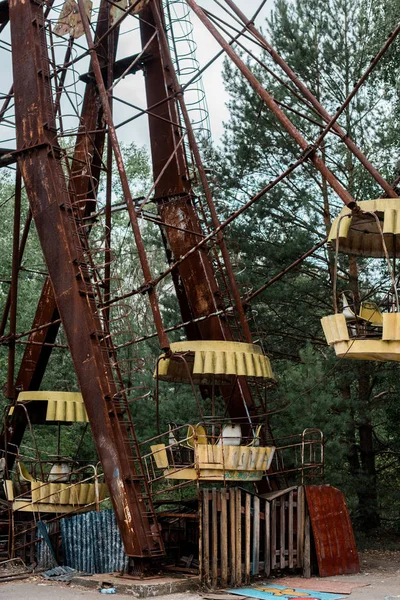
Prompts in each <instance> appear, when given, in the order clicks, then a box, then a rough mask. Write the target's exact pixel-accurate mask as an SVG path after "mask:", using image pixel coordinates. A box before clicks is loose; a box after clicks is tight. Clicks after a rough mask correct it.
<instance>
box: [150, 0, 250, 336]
mask: <svg viewBox="0 0 400 600" xmlns="http://www.w3.org/2000/svg"><path fill="white" fill-rule="evenodd" d="M152 8H153V16H154V19H155V23H156V26H157V29H158V37H159V41H160V45H161V52H162V54H163V58H164V61H165V64H166V65H167V68H168V71H169V75H170V77H171V78H172V81H173V85H174V88H175V91H179V92H181V86H180V84H179V80H178V77H177V75H176V71H175V67H174V64H173V62H172V59H171V54H170V51H169V45H168V40H167V35H166V33H165V30H164V27H163V22H162V18H161V14H160V10H159V6H158V4H157V3H156V2H153V4H152ZM177 100H178V102H179V107H180V109H181V113H182V116H183V120H184V123H185V127H186V132H187V135H188V139H189V144H190V149H191V151H192V153H193V156H194V160H195V163H196V166H197V170H198V173H199V176H200V181H201V185H202V188H203V191H204V195H205V197H206V201H207V205H208V208H209V211H210V214H211V220H212V223H213V226H214V228H215V229H217V228H218V227H219V226H220V224H221V223H220V220H219V218H218V215H217V211H216V210H215V205H214V200H213V197H212V193H211V189H210V186H209V184H208V179H207V175H206V172H205V169H204V165H203V161H202V159H201V154H200V151H199V147H198V145H197V141H196V138H195V135H194V132H193V127H192V123H191V120H190V117H189V113H188V110H187V107H186V103H185V100H184V97H183V94H182V93H178V96H177ZM216 237H217V242H218V244H219V247H220V249H221V254H222V257H223V261H224V265H225V268H226V272H227V275H228V281H229V284H230V287H231V293H232V296H233V299H234V302H235V309H236V311H237V313H238V316H239V321H240V324H241V326H242V330H243V334H244V338H245V340H246V342H247V343H249V344H251V343H252V336H251V333H250V328H249V324H248V322H247V319H246V315H245V312H244V309H243V305H242V299H241V296H240V292H239V289H238V286H237V282H236V278H235V274H234V272H233V269H232V264H231V260H230V256H229V253H228V250H227V247H226V244H225V239H224V236H223V234H222V232H221V231H219V232H218V233H217V236H216Z"/></svg>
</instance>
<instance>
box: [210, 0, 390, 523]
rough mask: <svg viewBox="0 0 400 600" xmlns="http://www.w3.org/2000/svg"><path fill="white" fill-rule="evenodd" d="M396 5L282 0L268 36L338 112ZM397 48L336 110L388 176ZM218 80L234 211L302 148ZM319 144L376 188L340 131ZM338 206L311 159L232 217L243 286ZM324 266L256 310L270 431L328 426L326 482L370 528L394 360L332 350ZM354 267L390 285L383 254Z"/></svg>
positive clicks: (291, 251) (381, 491)
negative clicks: (270, 390) (380, 259)
mask: <svg viewBox="0 0 400 600" xmlns="http://www.w3.org/2000/svg"><path fill="white" fill-rule="evenodd" d="M398 8H399V3H398V2H396V0H393V2H385V3H384V5H378V3H376V2H373V1H370V0H365V1H364V2H358V1H357V0H329V1H328V2H326V1H325V0H312V1H311V2H307V3H304V2H301V0H295V1H294V2H288V1H287V0H276V2H275V5H274V8H273V10H272V12H271V16H270V18H269V20H268V22H267V33H266V35H267V38H268V39H269V40H270V42H271V44H272V46H273V47H274V48H275V49H276V50H277V51H278V52H279V53H280V54H281V56H282V57H283V58H284V59H285V60H286V61H287V62H288V64H289V65H290V66H291V68H292V69H293V70H294V72H295V73H296V74H297V75H298V76H299V77H300V79H301V80H302V81H303V82H304V83H306V85H307V86H308V87H309V89H310V90H311V91H312V93H313V94H314V95H315V97H316V98H317V99H318V100H319V101H320V102H321V104H322V105H323V106H324V108H325V109H326V110H327V111H328V112H329V113H330V114H334V113H335V111H336V109H337V107H338V106H340V105H341V104H342V102H343V101H344V100H345V98H346V97H347V95H348V94H349V92H350V91H351V89H352V87H353V86H354V84H355V83H356V82H357V81H358V79H359V78H360V77H361V75H362V74H363V73H364V71H365V70H366V68H367V67H368V65H369V62H370V60H371V58H372V57H373V55H374V54H375V53H376V52H377V51H378V49H379V48H380V47H381V46H382V45H383V43H384V42H385V39H386V37H387V34H388V33H389V32H390V31H391V30H392V28H394V25H395V24H396V21H397V16H396V14H398ZM398 56H399V49H398V46H397V45H395V46H393V49H392V50H391V52H390V53H389V54H388V55H387V56H385V58H384V60H382V62H381V63H379V64H378V67H377V69H376V70H375V71H374V73H373V74H372V75H371V76H370V78H369V79H368V80H367V82H366V83H365V84H364V85H363V87H362V88H361V90H360V92H359V93H358V94H357V96H356V98H355V99H354V100H353V101H352V102H351V104H350V106H349V107H348V109H346V110H345V111H344V113H343V115H342V116H341V117H340V118H339V121H338V122H339V124H340V126H341V127H342V129H343V130H344V132H345V133H346V134H348V135H350V136H351V137H352V138H353V140H354V141H355V142H356V143H357V144H358V145H359V146H360V147H361V148H362V150H363V152H364V153H365V154H366V155H367V156H368V157H369V158H370V160H371V161H372V162H373V164H374V165H375V166H376V167H377V168H378V169H379V170H380V172H381V173H382V174H383V175H384V176H385V177H386V178H388V179H391V178H393V177H394V176H396V163H397V160H398V143H397V134H396V130H397V128H398V110H397V106H398V83H397V82H398V69H399V67H398V64H399V63H398ZM262 61H263V62H264V63H265V64H266V65H267V66H268V67H269V68H270V69H271V71H272V72H273V73H277V74H278V75H279V76H281V77H283V78H284V79H285V76H284V75H283V74H282V73H281V72H278V71H279V69H278V67H277V66H276V65H275V64H274V63H273V61H272V59H271V57H270V56H269V54H268V53H267V52H264V53H262ZM249 64H250V66H251V68H252V70H253V72H254V73H256V75H257V77H258V79H259V80H260V81H261V82H262V84H263V86H264V87H265V88H266V89H267V90H268V91H269V92H270V93H271V94H272V95H273V97H274V98H275V99H276V100H277V101H279V102H281V103H282V105H281V106H283V107H284V110H285V112H286V113H287V115H288V117H289V118H290V119H291V121H292V122H293V123H294V124H295V125H296V127H297V128H298V130H299V131H300V132H301V134H302V135H303V136H304V137H305V138H306V139H307V140H308V141H309V142H312V140H315V139H316V138H317V137H318V135H319V133H320V131H321V128H322V119H321V118H320V116H319V115H318V114H317V113H316V112H315V111H313V110H311V109H310V108H309V107H308V106H306V105H305V104H303V103H302V102H300V101H299V99H298V97H296V96H295V95H293V94H292V93H291V92H290V91H289V90H288V89H287V88H286V87H283V86H282V85H281V83H279V82H277V81H276V80H275V79H274V77H273V76H272V74H271V71H270V72H269V73H267V72H266V71H265V70H264V69H263V68H262V67H261V66H260V65H259V64H256V63H255V62H254V61H251V60H250V59H249ZM224 80H225V85H226V88H227V90H228V92H229V95H230V100H229V104H228V106H229V109H230V115H231V117H230V120H229V122H228V123H227V124H226V132H225V137H224V140H223V150H222V151H221V152H220V154H219V156H218V161H219V167H220V182H219V189H220V190H223V193H222V192H221V193H220V195H221V199H222V198H223V199H224V200H225V202H226V205H227V214H228V213H229V212H232V207H234V208H237V207H238V206H239V205H240V204H241V203H243V202H245V201H247V199H248V198H249V197H251V196H252V195H254V194H255V193H256V192H258V191H259V189H261V188H262V187H263V186H265V185H266V184H267V183H268V182H269V181H271V180H273V179H274V178H275V177H276V176H277V175H278V174H280V173H281V172H282V171H284V170H285V169H286V168H287V167H288V166H289V165H290V164H291V163H292V162H293V161H294V160H295V159H296V158H297V157H298V156H299V154H300V150H299V148H298V147H297V146H296V144H295V142H294V141H293V140H292V139H291V138H290V137H289V135H288V134H287V133H286V131H285V130H284V129H283V127H282V126H281V125H279V124H278V123H277V120H276V118H275V117H274V116H273V115H272V113H270V112H269V111H268V109H267V107H266V106H265V105H264V104H263V102H262V101H261V100H260V98H259V97H258V95H257V94H256V93H255V92H254V90H253V89H252V88H251V87H250V85H249V84H248V82H247V80H245V79H244V77H243V76H241V74H240V73H239V71H238V70H237V69H236V67H234V66H233V65H232V64H231V63H230V62H228V61H226V62H225V66H224ZM285 80H286V81H288V80H287V78H286V79H285ZM289 83H290V82H289ZM290 86H291V88H292V89H293V87H294V86H293V84H291V83H290ZM288 107H289V109H288ZM290 109H292V110H294V111H296V112H292V110H290ZM299 113H301V114H302V115H305V116H306V119H305V118H304V117H303V116H300V114H299ZM318 123H320V124H321V125H320V126H319V125H318ZM321 156H322V158H323V160H324V161H325V163H326V165H327V166H328V167H329V168H330V169H331V170H332V171H333V172H334V173H335V174H336V176H337V177H338V178H339V180H340V181H341V182H342V184H343V185H344V187H346V188H347V189H348V190H349V191H350V193H352V194H353V195H354V197H355V198H356V199H360V200H361V199H369V198H374V197H378V196H379V194H380V193H381V192H380V190H379V188H378V186H377V185H376V183H375V182H374V180H373V179H372V178H371V177H370V176H369V174H368V173H367V172H366V170H365V169H364V168H363V167H362V166H361V165H360V164H359V163H358V161H357V160H356V159H355V158H354V157H353V155H352V154H351V153H350V152H349V151H348V149H347V148H346V146H345V145H344V144H343V143H342V142H341V141H340V140H339V139H338V138H337V137H336V136H332V135H330V136H328V137H327V138H326V139H325V141H324V143H323V145H322V146H321ZM340 207H341V202H340V201H339V199H338V198H337V197H336V196H335V194H334V193H333V192H332V191H330V190H329V188H328V186H327V185H326V182H325V181H324V179H323V178H322V177H321V175H320V174H319V173H318V172H317V171H316V170H314V169H313V168H312V167H311V165H309V164H307V165H305V167H304V168H302V169H297V170H296V171H295V172H294V173H293V174H292V175H291V176H290V177H289V178H287V179H286V180H285V181H284V182H283V183H282V184H280V185H278V186H276V187H275V188H273V189H272V190H271V191H270V192H269V193H268V194H267V195H266V196H265V197H264V198H263V199H262V200H260V201H259V202H258V203H257V204H256V205H255V206H254V207H253V208H252V209H251V210H249V211H247V213H245V215H244V216H243V218H240V219H238V220H237V221H236V222H234V224H233V225H232V226H231V229H230V231H229V236H230V240H231V252H232V253H233V254H234V255H235V256H237V258H238V262H239V261H240V263H241V264H242V265H243V266H244V267H245V269H244V270H243V272H242V275H241V276H240V279H241V282H242V284H243V285H244V286H246V288H251V289H258V288H259V287H260V286H261V285H262V284H263V283H265V282H266V281H268V280H269V279H270V278H272V277H273V276H274V275H275V274H277V273H279V272H280V271H281V270H282V268H283V267H285V266H286V265H288V264H290V263H291V262H292V261H293V260H295V259H297V258H298V257H299V256H300V255H301V254H303V253H304V251H305V250H306V249H308V248H310V247H311V246H313V245H314V244H315V243H316V242H317V241H319V240H320V239H321V238H322V237H323V236H324V235H326V233H327V232H328V231H329V227H330V223H331V220H332V218H333V216H335V215H336V214H337V212H338V210H339V209H340ZM238 248H240V250H238ZM332 264H333V257H332V255H331V254H330V253H329V252H328V251H327V250H326V249H324V250H320V251H318V252H316V253H315V254H314V256H313V257H312V258H310V259H307V260H306V261H305V262H304V263H302V265H301V267H299V268H297V269H295V270H293V271H291V272H290V273H289V274H288V275H286V276H285V277H284V278H283V279H281V280H280V281H278V282H277V283H275V284H274V285H272V286H271V287H269V288H267V290H266V291H265V292H264V293H263V294H262V295H260V296H258V297H257V298H256V299H255V301H253V304H252V308H253V311H256V313H257V330H260V329H261V330H262V331H263V332H264V333H265V337H266V340H267V344H266V345H267V348H268V350H269V352H270V354H271V357H272V359H273V366H274V370H275V372H276V374H277V375H278V377H279V381H280V384H279V388H278V390H277V391H276V392H274V395H275V396H277V397H279V396H280V397H281V398H282V400H283V401H284V402H286V403H288V407H287V408H286V410H284V411H282V412H279V413H278V414H276V415H274V416H273V417H272V429H273V432H274V435H275V436H277V437H280V436H284V435H290V434H293V433H295V432H296V431H297V432H301V431H302V430H303V429H305V428H307V427H316V428H320V429H322V430H323V431H324V434H325V440H326V446H325V457H326V475H327V481H329V482H330V483H333V484H335V485H338V486H339V487H341V488H342V489H344V490H345V492H346V494H347V497H348V500H349V504H350V506H351V508H352V511H353V516H354V519H355V522H356V523H358V524H359V526H360V527H361V528H363V529H364V530H367V529H369V528H371V527H374V526H376V525H377V524H379V522H382V523H385V524H387V523H389V524H391V523H393V524H394V523H397V521H398V517H397V515H398V510H399V508H400V506H399V503H398V500H397V497H396V495H395V493H394V490H395V489H396V487H397V485H398V475H399V474H398V466H397V464H396V456H397V447H398V444H399V441H400V438H399V435H398V432H397V431H396V427H393V423H395V418H396V417H395V414H397V411H398V406H397V402H396V391H395V389H396V388H397V382H396V380H397V377H398V367H397V365H396V364H393V363H380V364H374V363H365V362H360V363H355V362H354V361H349V360H345V359H344V360H337V359H336V358H335V357H334V354H333V352H332V351H331V350H330V349H328V348H326V345H325V341H324V339H323V335H322V330H321V327H320V323H319V320H320V318H321V317H322V316H324V315H327V314H330V313H332ZM339 269H340V271H339V274H340V278H339V284H338V285H339V290H340V289H341V288H342V289H343V288H346V289H347V288H349V286H351V285H353V284H354V282H353V284H352V282H351V279H349V275H348V269H349V263H348V260H347V258H346V257H342V258H341V259H340V263H339ZM359 269H360V271H359V280H358V286H359V287H360V289H361V293H365V292H366V290H367V289H368V288H369V287H371V284H372V283H374V284H378V283H380V285H383V283H382V282H383V281H384V280H385V278H386V285H388V275H387V270H386V271H385V267H384V265H382V264H380V265H376V261H375V262H374V263H371V261H368V260H364V261H361V262H360V265H359ZM378 288H379V285H378Z"/></svg>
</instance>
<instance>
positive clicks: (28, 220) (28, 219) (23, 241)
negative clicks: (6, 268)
mask: <svg viewBox="0 0 400 600" xmlns="http://www.w3.org/2000/svg"><path fill="white" fill-rule="evenodd" d="M31 222H32V212H31V211H30V210H29V211H28V216H27V217H26V221H25V226H24V230H23V232H22V236H21V243H20V246H19V261H18V265H19V266H21V262H22V257H23V256H24V251H25V246H26V240H27V239H28V233H29V229H30V226H31ZM10 304H11V288H10V289H9V290H8V295H7V299H6V303H5V306H4V311H3V316H2V319H1V323H0V337H1V336H2V335H3V333H4V331H5V328H6V325H7V319H8V313H9V310H10Z"/></svg>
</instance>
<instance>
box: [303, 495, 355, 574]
mask: <svg viewBox="0 0 400 600" xmlns="http://www.w3.org/2000/svg"><path fill="white" fill-rule="evenodd" d="M305 491H306V498H307V505H308V511H309V514H310V520H311V527H312V532H313V537H314V542H315V549H316V553H317V562H318V570H319V575H320V576H321V577H329V576H331V575H351V574H352V573H359V571H360V563H359V559H358V553H357V547H356V542H355V539H354V533H353V528H352V525H351V521H350V516H349V512H348V510H347V506H346V501H345V498H344V495H343V493H342V492H341V491H340V490H338V489H336V488H334V487H331V486H329V485H313V486H308V485H307V486H305Z"/></svg>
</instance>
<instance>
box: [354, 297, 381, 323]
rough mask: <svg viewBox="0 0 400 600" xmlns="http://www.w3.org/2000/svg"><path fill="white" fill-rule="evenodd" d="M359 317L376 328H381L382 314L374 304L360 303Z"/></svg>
mask: <svg viewBox="0 0 400 600" xmlns="http://www.w3.org/2000/svg"><path fill="white" fill-rule="evenodd" d="M359 316H360V317H361V319H364V320H365V321H368V322H369V323H371V324H372V325H375V326H376V327H383V317H382V313H381V311H380V309H379V306H378V305H377V304H376V303H375V302H361V307H360V315H359Z"/></svg>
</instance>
